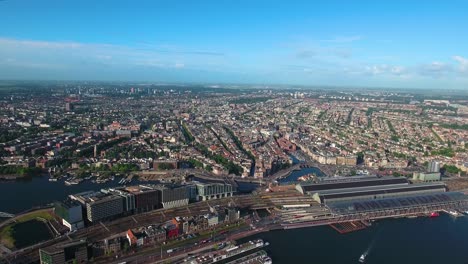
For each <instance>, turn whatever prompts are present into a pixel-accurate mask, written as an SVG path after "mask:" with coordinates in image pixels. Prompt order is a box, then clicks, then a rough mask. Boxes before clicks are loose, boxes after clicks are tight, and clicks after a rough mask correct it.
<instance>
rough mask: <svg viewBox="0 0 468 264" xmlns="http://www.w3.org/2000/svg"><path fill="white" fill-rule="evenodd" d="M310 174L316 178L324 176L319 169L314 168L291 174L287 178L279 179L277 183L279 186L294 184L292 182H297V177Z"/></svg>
mask: <svg viewBox="0 0 468 264" xmlns="http://www.w3.org/2000/svg"><path fill="white" fill-rule="evenodd" d="M310 173H314V174H315V175H317V176H318V177H324V176H325V174H324V173H323V172H322V171H321V170H320V169H319V168H315V167H312V168H303V169H301V170H298V171H293V172H291V174H290V175H289V176H288V177H285V178H283V179H280V180H279V181H278V182H279V183H281V184H287V183H294V182H297V179H298V178H299V177H301V176H304V175H307V174H310Z"/></svg>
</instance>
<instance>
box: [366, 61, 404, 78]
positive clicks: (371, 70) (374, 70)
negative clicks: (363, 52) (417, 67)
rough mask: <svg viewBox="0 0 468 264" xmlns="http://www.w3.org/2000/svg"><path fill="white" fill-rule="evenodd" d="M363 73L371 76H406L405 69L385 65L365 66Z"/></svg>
mask: <svg viewBox="0 0 468 264" xmlns="http://www.w3.org/2000/svg"><path fill="white" fill-rule="evenodd" d="M364 72H365V73H368V74H372V75H396V76H403V75H407V74H408V71H407V69H406V68H405V67H403V66H398V65H387V64H381V65H371V66H366V67H365V71H364Z"/></svg>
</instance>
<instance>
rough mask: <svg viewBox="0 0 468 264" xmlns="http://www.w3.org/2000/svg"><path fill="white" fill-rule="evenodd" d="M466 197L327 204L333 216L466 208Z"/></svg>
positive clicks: (410, 197)
mask: <svg viewBox="0 0 468 264" xmlns="http://www.w3.org/2000/svg"><path fill="white" fill-rule="evenodd" d="M467 204H468V196H467V195H465V194H463V193H460V192H440V193H431V194H424V195H408V196H400V197H392V198H383V199H369V200H356V201H352V200H351V201H342V202H330V203H327V207H328V208H329V209H330V210H331V212H332V213H334V214H339V215H346V214H356V213H368V212H376V211H384V210H401V209H412V208H424V207H431V206H442V207H443V206H445V205H446V206H454V205H455V206H456V205H458V206H460V207H462V206H466V205H467Z"/></svg>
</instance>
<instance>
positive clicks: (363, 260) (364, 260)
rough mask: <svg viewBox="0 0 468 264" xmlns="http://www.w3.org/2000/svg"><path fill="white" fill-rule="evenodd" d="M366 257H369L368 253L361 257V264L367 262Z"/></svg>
mask: <svg viewBox="0 0 468 264" xmlns="http://www.w3.org/2000/svg"><path fill="white" fill-rule="evenodd" d="M366 257H367V252H365V253H364V254H362V255H361V257H360V258H359V262H361V263H364V262H366Z"/></svg>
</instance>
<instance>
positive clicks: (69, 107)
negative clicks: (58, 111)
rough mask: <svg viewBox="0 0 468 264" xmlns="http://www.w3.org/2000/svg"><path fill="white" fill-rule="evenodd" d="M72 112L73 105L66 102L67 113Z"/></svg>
mask: <svg viewBox="0 0 468 264" xmlns="http://www.w3.org/2000/svg"><path fill="white" fill-rule="evenodd" d="M71 110H73V104H72V103H70V102H66V103H65V111H67V112H70V111H71Z"/></svg>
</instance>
